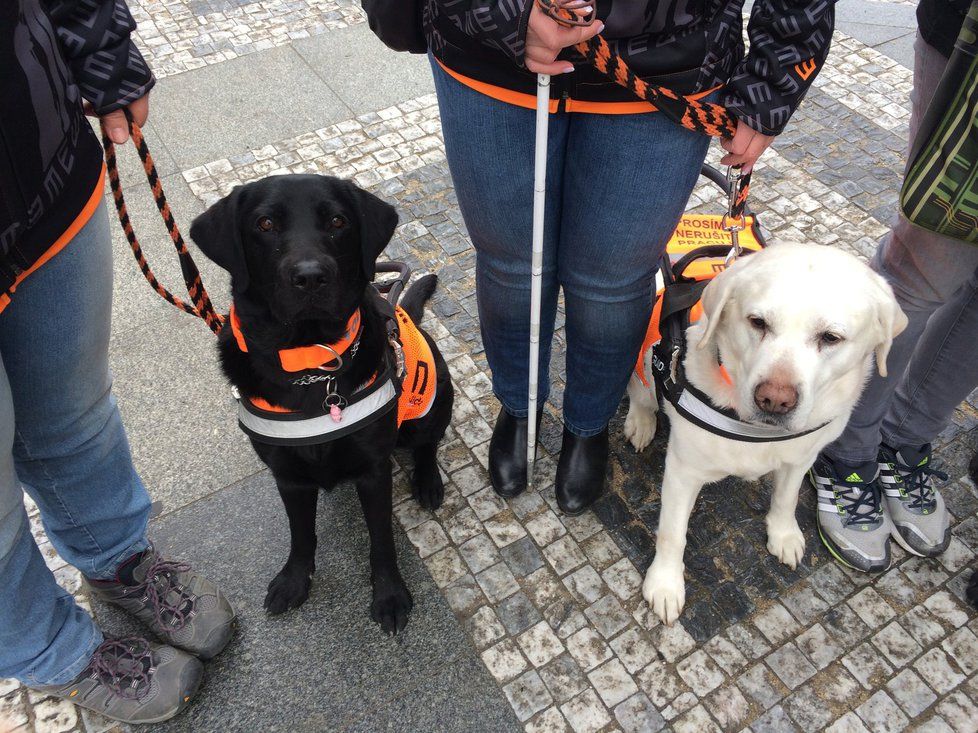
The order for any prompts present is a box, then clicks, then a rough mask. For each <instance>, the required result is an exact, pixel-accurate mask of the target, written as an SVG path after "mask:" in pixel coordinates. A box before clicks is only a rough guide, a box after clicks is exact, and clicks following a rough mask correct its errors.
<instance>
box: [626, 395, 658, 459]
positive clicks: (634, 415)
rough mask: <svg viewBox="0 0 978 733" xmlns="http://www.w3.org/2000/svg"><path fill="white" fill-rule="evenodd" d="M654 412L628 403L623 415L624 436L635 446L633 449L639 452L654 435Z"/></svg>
mask: <svg viewBox="0 0 978 733" xmlns="http://www.w3.org/2000/svg"><path fill="white" fill-rule="evenodd" d="M656 422H657V421H656V417H655V413H654V412H652V411H651V410H645V409H642V408H640V407H635V406H633V405H629V407H628V415H627V416H626V417H625V437H626V438H628V440H629V441H630V442H631V444H632V445H633V446H635V451H636V452H638V453H641V452H642V451H643V450H645V449H646V448H648V446H649V443H651V442H652V438H654V437H655V428H656Z"/></svg>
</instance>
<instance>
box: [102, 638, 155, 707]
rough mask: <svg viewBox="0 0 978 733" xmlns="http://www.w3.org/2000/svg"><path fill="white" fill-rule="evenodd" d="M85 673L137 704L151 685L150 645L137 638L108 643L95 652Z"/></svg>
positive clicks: (107, 641)
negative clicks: (89, 672)
mask: <svg viewBox="0 0 978 733" xmlns="http://www.w3.org/2000/svg"><path fill="white" fill-rule="evenodd" d="M88 669H89V670H90V671H91V674H92V676H95V677H98V678H99V680H100V681H101V682H102V684H104V685H105V686H106V687H108V688H109V689H110V690H112V691H113V692H114V693H116V694H117V695H119V696H120V697H124V698H126V699H127V700H139V699H141V698H142V697H143V696H144V695H146V693H147V692H148V691H149V686H150V683H151V682H152V679H151V677H152V670H153V655H152V652H151V651H150V647H149V642H148V641H146V639H142V638H140V637H138V636H132V637H127V638H124V639H107V640H106V641H103V642H102V643H101V644H99V645H98V647H97V648H96V649H95V653H94V654H93V655H92V661H90V662H89V663H88Z"/></svg>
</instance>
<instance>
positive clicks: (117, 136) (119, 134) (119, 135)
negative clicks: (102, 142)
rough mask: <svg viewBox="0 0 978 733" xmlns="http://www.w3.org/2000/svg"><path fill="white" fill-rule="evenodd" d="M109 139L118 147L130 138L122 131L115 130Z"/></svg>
mask: <svg viewBox="0 0 978 733" xmlns="http://www.w3.org/2000/svg"><path fill="white" fill-rule="evenodd" d="M109 137H110V138H112V142H114V143H115V144H116V145H122V143H124V142H125V141H126V138H127V137H129V136H128V135H127V134H126V133H125V132H123V131H122V130H113V131H112V132H110V133H109Z"/></svg>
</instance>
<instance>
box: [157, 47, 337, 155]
mask: <svg viewBox="0 0 978 733" xmlns="http://www.w3.org/2000/svg"><path fill="white" fill-rule="evenodd" d="M351 116H352V112H351V110H350V109H349V108H348V107H347V106H346V105H345V104H344V103H343V102H342V101H341V100H340V99H339V98H338V97H337V96H336V95H335V94H334V93H333V91H332V90H331V89H330V88H329V87H328V86H327V85H326V84H325V82H323V81H322V80H321V79H319V78H318V77H317V76H316V75H315V74H313V73H310V69H309V65H308V63H307V62H306V61H305V60H304V59H303V58H302V57H301V56H300V55H299V54H298V53H296V52H295V51H294V50H293V49H292V48H290V47H281V48H275V49H270V50H268V51H262V52H260V53H255V54H251V55H249V56H245V57H242V58H239V59H234V60H232V61H227V62H225V63H223V64H220V65H216V66H209V67H207V68H203V69H199V70H197V71H195V72H194V73H193V74H180V75H177V76H171V77H167V78H165V79H162V80H160V82H159V83H158V84H157V85H156V88H155V89H154V90H153V127H154V129H155V130H156V131H157V132H158V134H159V136H160V137H161V138H162V140H163V141H164V143H165V144H166V146H167V148H168V149H169V150H170V151H171V153H172V154H173V157H174V158H175V159H176V162H177V165H178V166H180V168H182V169H186V168H191V167H193V166H196V165H200V164H201V163H206V162H208V161H212V160H215V159H217V158H221V157H225V156H228V155H234V154H237V153H245V152H247V151H249V150H251V149H252V148H259V147H261V146H262V145H264V144H266V143H267V142H268V141H269V140H278V139H281V138H284V137H289V136H292V135H298V134H300V133H303V132H307V131H309V130H315V129H316V128H319V127H325V126H326V125H328V124H330V123H331V122H337V121H339V120H342V119H346V118H347V117H351Z"/></svg>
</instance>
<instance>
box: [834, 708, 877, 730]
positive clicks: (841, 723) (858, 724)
mask: <svg viewBox="0 0 978 733" xmlns="http://www.w3.org/2000/svg"><path fill="white" fill-rule="evenodd" d="M825 730H826V731H827V733H870V732H869V730H868V729H867V728H866V726H865V725H864V724H863V722H862V721H861V720H860V719H859V716H857V715H856V714H855V713H852V712H849V713H846V714H845V715H843V716H842V717H841V718H839V719H838V720H837V721H835V722H834V723H833V724H832V725H830V726H829V727H828V728H826V729H825Z"/></svg>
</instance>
